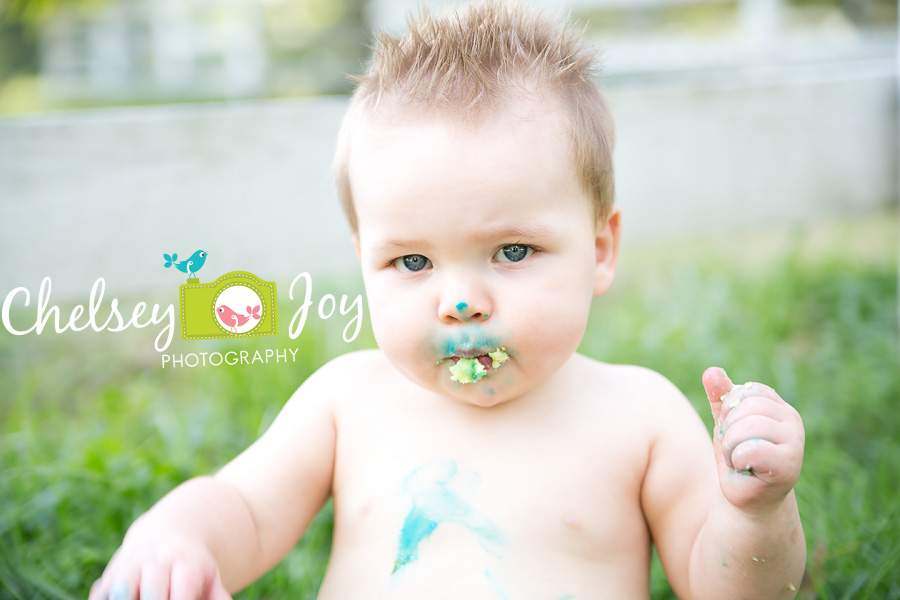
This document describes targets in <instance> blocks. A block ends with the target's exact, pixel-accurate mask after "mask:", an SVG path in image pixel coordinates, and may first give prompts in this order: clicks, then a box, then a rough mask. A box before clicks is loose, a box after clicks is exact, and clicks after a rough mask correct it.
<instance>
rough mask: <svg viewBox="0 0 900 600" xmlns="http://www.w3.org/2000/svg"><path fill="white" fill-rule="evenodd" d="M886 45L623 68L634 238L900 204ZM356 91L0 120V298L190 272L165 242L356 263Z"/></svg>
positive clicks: (83, 290)
mask: <svg viewBox="0 0 900 600" xmlns="http://www.w3.org/2000/svg"><path fill="white" fill-rule="evenodd" d="M896 77H897V76H896V53H895V47H894V46H891V51H890V53H888V55H887V56H882V57H869V58H865V59H859V60H855V61H835V62H833V63H829V64H813V65H804V64H794V65H788V66H782V67H770V68H766V69H747V70H742V71H741V70H739V71H735V72H733V73H732V74H731V75H730V76H729V77H725V78H723V77H721V76H714V77H707V76H703V75H702V74H699V75H698V74H682V75H680V76H679V75H678V74H670V75H668V76H666V77H662V78H660V77H651V76H648V77H644V78H629V79H619V80H611V81H610V82H609V85H608V95H609V98H610V102H611V104H612V107H613V111H614V116H615V119H616V123H617V139H618V146H617V151H616V169H617V178H618V200H619V203H620V204H621V206H622V209H623V211H624V224H625V239H626V242H634V241H638V240H641V239H647V238H653V237H659V236H665V237H672V236H684V235H693V234H698V233H701V234H702V233H703V232H705V231H708V230H709V229H710V228H711V227H712V226H713V225H712V224H713V222H715V223H716V225H715V227H716V228H717V229H719V230H720V229H721V228H722V227H727V228H752V227H765V226H768V225H770V224H772V223H774V222H783V221H795V222H802V221H804V220H808V219H813V218H816V217H819V216H822V215H827V214H835V213H844V212H862V211H868V210H871V209H873V208H877V207H882V206H885V205H888V204H890V203H893V202H896V199H897V186H898V184H897V165H898V152H897V138H898V123H897V93H898V88H897V83H896ZM343 110H344V100H343V99H339V98H322V99H312V100H297V101H265V102H252V103H241V104H231V105H194V106H173V107H155V108H135V109H117V110H98V111H90V112H83V113H62V114H55V115H45V116H35V117H22V118H7V119H0V296H2V297H5V295H6V293H8V291H9V290H10V289H12V288H13V287H16V286H20V285H24V286H27V287H29V288H30V289H31V290H32V293H34V292H35V291H36V289H37V287H38V285H39V283H40V280H41V279H42V278H43V277H44V276H47V275H49V276H51V277H52V279H53V286H54V287H53V294H54V296H55V297H60V298H61V297H64V296H73V297H75V298H81V299H84V298H86V296H87V293H88V291H89V290H90V286H91V285H92V283H93V282H94V280H95V279H96V278H97V277H100V276H102V277H105V278H106V280H107V286H108V289H107V294H108V295H110V296H115V295H122V294H125V293H126V292H132V291H136V290H143V289H156V290H158V289H159V286H166V287H168V286H170V285H173V286H174V285H175V284H180V283H182V282H183V275H182V274H181V273H177V272H174V271H173V270H172V269H168V270H167V269H164V268H163V266H162V265H163V260H162V254H163V253H164V252H165V253H172V252H177V253H178V254H179V255H181V256H183V257H187V256H189V255H190V254H191V253H192V252H193V251H194V250H197V249H203V250H207V251H208V252H209V258H208V261H207V266H206V267H205V268H204V270H203V271H201V272H200V278H201V280H203V281H209V280H211V279H213V278H215V277H217V276H218V275H221V274H222V273H225V272H227V271H232V270H239V269H243V270H249V271H252V272H254V273H256V274H257V275H259V276H261V277H263V278H268V279H275V280H276V281H277V282H278V285H279V286H285V288H286V286H287V285H288V284H289V283H290V281H291V279H292V278H293V276H294V275H296V274H298V273H300V272H302V271H312V272H314V273H324V272H339V271H343V270H346V269H349V268H353V267H354V266H355V260H356V259H355V255H354V253H353V251H352V248H351V245H350V243H349V232H348V230H347V227H346V225H345V224H344V222H343V219H342V217H341V214H340V211H339V209H338V207H337V204H336V198H335V194H334V191H333V188H332V184H331V180H330V173H329V164H330V160H331V154H332V151H333V147H334V137H335V133H336V131H337V128H338V124H339V121H340V118H341V115H342V114H343Z"/></svg>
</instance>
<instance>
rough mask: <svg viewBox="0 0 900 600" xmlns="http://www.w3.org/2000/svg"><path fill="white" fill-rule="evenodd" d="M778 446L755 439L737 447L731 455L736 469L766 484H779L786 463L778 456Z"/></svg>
mask: <svg viewBox="0 0 900 600" xmlns="http://www.w3.org/2000/svg"><path fill="white" fill-rule="evenodd" d="M778 454H779V452H778V446H777V444H773V443H772V442H770V441H769V440H763V439H759V438H753V439H750V440H746V441H744V442H741V443H740V444H738V445H737V447H736V448H735V449H734V451H733V452H732V453H731V461H732V463H734V469H735V470H736V471H740V472H741V473H743V474H745V475H750V474H752V475H755V476H756V477H757V478H758V479H760V480H761V481H764V482H765V483H769V484H772V483H777V482H778V481H779V480H780V477H781V476H782V473H781V466H782V465H783V464H784V461H783V460H781V459H780V458H779V456H778Z"/></svg>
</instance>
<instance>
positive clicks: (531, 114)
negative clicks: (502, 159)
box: [354, 97, 569, 146]
mask: <svg viewBox="0 0 900 600" xmlns="http://www.w3.org/2000/svg"><path fill="white" fill-rule="evenodd" d="M529 126H537V127H541V128H545V127H544V126H549V129H552V130H554V131H555V132H557V133H558V134H559V135H561V136H568V134H569V131H568V125H567V121H566V119H565V118H564V116H563V114H562V112H561V111H560V110H559V102H557V101H556V100H555V99H552V98H549V97H538V98H516V99H510V100H509V101H506V102H503V103H495V104H491V105H483V106H479V107H476V108H473V109H471V110H466V109H465V108H464V107H456V106H453V107H441V108H432V107H419V106H414V105H413V106H411V105H404V104H399V103H384V104H382V105H380V106H378V107H377V108H375V109H374V110H372V111H369V112H368V113H366V114H364V115H362V116H361V119H360V122H359V126H358V127H357V128H356V133H355V135H354V138H355V140H354V144H355V145H360V144H365V145H368V144H374V145H376V146H378V145H381V144H383V143H386V142H389V141H396V140H398V139H400V138H402V137H404V136H406V137H420V136H421V134H422V133H423V132H426V131H435V130H437V129H441V130H444V131H447V132H452V133H455V134H457V135H459V136H461V137H478V136H481V135H485V136H508V135H510V132H512V131H514V130H517V129H522V128H523V127H529Z"/></svg>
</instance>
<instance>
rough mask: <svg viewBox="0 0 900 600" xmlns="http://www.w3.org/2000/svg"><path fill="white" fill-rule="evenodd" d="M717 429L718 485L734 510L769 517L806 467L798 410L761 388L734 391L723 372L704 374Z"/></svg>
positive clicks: (711, 370) (754, 385)
mask: <svg viewBox="0 0 900 600" xmlns="http://www.w3.org/2000/svg"><path fill="white" fill-rule="evenodd" d="M703 387H704V388H706V396H707V397H708V398H709V405H710V408H711V409H712V414H713V418H714V419H715V422H716V425H715V430H714V431H713V444H714V448H715V454H716V463H717V465H718V471H719V485H720V486H721V488H722V493H723V494H724V495H725V499H726V500H728V502H729V503H730V504H731V505H732V506H734V507H735V508H737V509H739V510H742V511H745V512H754V513H759V514H762V513H765V512H767V511H768V510H769V509H772V508H775V507H776V506H777V505H778V504H779V503H780V502H781V501H782V500H783V499H784V497H785V496H786V495H787V494H788V493H789V492H790V491H791V489H793V487H794V484H795V483H796V482H797V478H798V477H799V476H800V467H801V466H802V465H803V445H804V440H805V434H804V431H803V421H802V420H801V419H800V415H799V414H798V413H797V411H796V410H794V407H793V406H791V405H790V404H788V403H787V402H785V401H784V400H782V399H781V397H780V396H779V395H778V394H777V393H775V390H773V389H772V388H770V387H768V386H766V385H763V384H761V383H745V384H744V385H741V386H737V387H734V384H732V383H731V379H729V378H728V375H727V374H726V373H725V371H724V370H723V369H720V368H718V367H712V368H709V369H707V370H706V372H705V373H703Z"/></svg>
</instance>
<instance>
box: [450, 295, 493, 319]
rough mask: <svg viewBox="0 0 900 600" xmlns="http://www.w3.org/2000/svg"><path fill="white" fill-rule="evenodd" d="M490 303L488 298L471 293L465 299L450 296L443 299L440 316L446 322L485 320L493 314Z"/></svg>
mask: <svg viewBox="0 0 900 600" xmlns="http://www.w3.org/2000/svg"><path fill="white" fill-rule="evenodd" d="M489 304H490V303H489V302H488V301H487V300H486V299H484V298H480V299H476V298H473V297H472V296H471V295H469V296H467V297H466V298H463V299H452V298H448V299H446V300H442V301H441V304H440V307H439V309H438V316H439V317H440V319H441V321H443V322H445V323H452V322H463V323H466V322H469V321H484V320H486V319H488V318H490V316H491V314H490V306H489Z"/></svg>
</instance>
